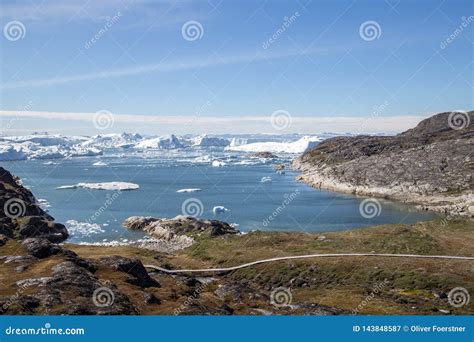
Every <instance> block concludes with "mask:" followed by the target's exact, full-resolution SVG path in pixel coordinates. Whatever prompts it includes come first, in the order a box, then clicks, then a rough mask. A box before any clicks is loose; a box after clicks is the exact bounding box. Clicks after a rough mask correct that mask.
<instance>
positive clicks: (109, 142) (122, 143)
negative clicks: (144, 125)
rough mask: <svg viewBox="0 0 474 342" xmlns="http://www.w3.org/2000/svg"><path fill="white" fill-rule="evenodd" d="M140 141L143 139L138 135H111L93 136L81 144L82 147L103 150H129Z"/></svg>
mask: <svg viewBox="0 0 474 342" xmlns="http://www.w3.org/2000/svg"><path fill="white" fill-rule="evenodd" d="M141 140H143V137H142V136H141V135H140V134H138V133H121V134H116V133H112V134H103V135H96V136H93V137H92V138H90V139H89V140H87V141H85V142H83V143H82V146H84V147H96V148H97V147H99V148H103V149H111V148H130V147H133V146H134V145H135V144H136V143H138V142H140V141H141Z"/></svg>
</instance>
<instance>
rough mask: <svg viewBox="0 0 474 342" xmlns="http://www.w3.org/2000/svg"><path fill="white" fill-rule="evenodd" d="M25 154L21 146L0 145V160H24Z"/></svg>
mask: <svg viewBox="0 0 474 342" xmlns="http://www.w3.org/2000/svg"><path fill="white" fill-rule="evenodd" d="M25 159H26V154H25V153H24V152H23V150H22V149H21V148H17V147H14V146H8V145H3V144H2V145H0V161H15V160H25Z"/></svg>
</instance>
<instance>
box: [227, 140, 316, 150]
mask: <svg viewBox="0 0 474 342" xmlns="http://www.w3.org/2000/svg"><path fill="white" fill-rule="evenodd" d="M322 140H323V139H321V138H320V137H318V136H304V137H302V138H301V139H299V140H297V141H293V142H273V141H271V142H259V143H252V144H245V145H237V146H228V147H226V148H225V149H226V150H227V151H240V152H271V153H303V152H304V151H306V150H307V149H310V148H313V147H314V146H316V145H317V144H318V143H319V142H321V141H322Z"/></svg>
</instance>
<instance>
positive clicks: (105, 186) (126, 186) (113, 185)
mask: <svg viewBox="0 0 474 342" xmlns="http://www.w3.org/2000/svg"><path fill="white" fill-rule="evenodd" d="M77 188H83V189H92V190H112V191H124V190H137V189H139V188H140V186H139V185H138V184H135V183H127V182H106V183H77V184H74V185H63V186H60V187H57V188H56V189H58V190H62V189H77Z"/></svg>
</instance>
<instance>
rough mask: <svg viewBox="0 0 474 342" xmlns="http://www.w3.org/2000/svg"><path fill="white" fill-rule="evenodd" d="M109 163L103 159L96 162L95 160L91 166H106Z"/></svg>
mask: <svg viewBox="0 0 474 342" xmlns="http://www.w3.org/2000/svg"><path fill="white" fill-rule="evenodd" d="M107 165H109V164H107V163H104V162H103V161H98V162H95V163H94V164H92V166H107Z"/></svg>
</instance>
